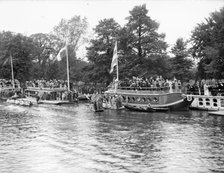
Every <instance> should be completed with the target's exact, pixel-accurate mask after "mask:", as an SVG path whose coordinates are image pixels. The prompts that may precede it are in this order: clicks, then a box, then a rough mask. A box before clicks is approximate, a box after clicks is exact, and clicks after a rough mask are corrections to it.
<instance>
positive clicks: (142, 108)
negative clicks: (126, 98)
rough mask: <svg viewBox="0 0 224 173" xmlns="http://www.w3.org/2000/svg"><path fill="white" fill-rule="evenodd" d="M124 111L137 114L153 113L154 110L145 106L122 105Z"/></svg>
mask: <svg viewBox="0 0 224 173" xmlns="http://www.w3.org/2000/svg"><path fill="white" fill-rule="evenodd" d="M124 107H125V108H126V109H129V110H132V111H138V112H155V111H156V110H155V109H153V108H151V107H147V106H136V105H128V104H127V105H124Z"/></svg>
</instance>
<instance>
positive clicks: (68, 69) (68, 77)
mask: <svg viewBox="0 0 224 173" xmlns="http://www.w3.org/2000/svg"><path fill="white" fill-rule="evenodd" d="M65 46H66V49H65V51H66V60H67V82H68V84H67V85H68V91H70V81H69V63H68V44H67V40H66V45H65Z"/></svg>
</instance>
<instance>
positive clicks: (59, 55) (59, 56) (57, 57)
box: [56, 45, 67, 61]
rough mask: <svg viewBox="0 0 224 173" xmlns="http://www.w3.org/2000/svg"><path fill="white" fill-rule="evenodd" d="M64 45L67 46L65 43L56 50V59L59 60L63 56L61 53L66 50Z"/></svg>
mask: <svg viewBox="0 0 224 173" xmlns="http://www.w3.org/2000/svg"><path fill="white" fill-rule="evenodd" d="M66 46H67V45H65V47H63V48H62V49H61V50H60V51H59V52H58V55H57V56H56V59H57V60H58V61H61V59H62V57H63V55H62V53H63V52H65V51H66V48H67V47H66Z"/></svg>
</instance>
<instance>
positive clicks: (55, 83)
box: [26, 79, 68, 88]
mask: <svg viewBox="0 0 224 173" xmlns="http://www.w3.org/2000/svg"><path fill="white" fill-rule="evenodd" d="M26 87H38V88H67V87H68V84H67V81H66V80H57V79H53V80H49V81H48V80H44V79H41V80H33V81H26Z"/></svg>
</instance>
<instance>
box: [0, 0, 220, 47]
mask: <svg viewBox="0 0 224 173" xmlns="http://www.w3.org/2000/svg"><path fill="white" fill-rule="evenodd" d="M142 4H146V8H147V9H148V16H150V17H151V18H152V19H153V20H156V21H157V22H158V23H159V24H160V26H159V30H158V32H159V33H165V34H166V38H165V41H166V42H167V43H168V45H169V46H172V45H174V44H175V41H176V40H177V39H178V38H180V37H183V38H184V39H188V38H190V34H191V31H192V30H193V29H194V27H196V26H197V24H198V23H201V22H204V21H205V18H208V17H209V15H210V13H212V12H214V11H219V10H220V8H222V7H224V1H223V0H45V1H44V0H0V32H1V31H3V30H4V31H12V32H15V33H22V34H24V35H27V36H29V35H31V34H35V33H49V32H51V31H53V27H54V26H56V25H58V24H59V21H60V20H61V19H62V18H65V19H70V18H72V17H73V16H75V15H80V16H81V17H82V18H84V17H86V18H87V21H88V23H89V31H91V29H92V28H94V27H95V26H96V25H97V24H98V22H99V21H100V20H102V19H105V18H114V19H115V21H116V22H118V23H119V24H120V25H121V26H124V24H126V23H127V20H126V19H125V18H126V17H128V16H129V15H130V13H129V11H131V10H132V9H133V8H134V6H137V5H142Z"/></svg>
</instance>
